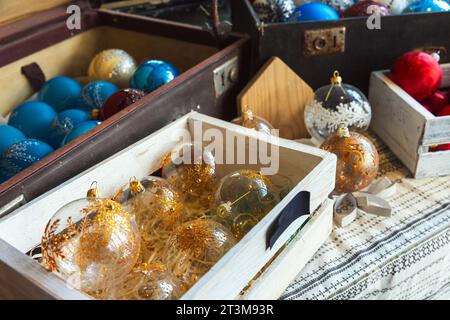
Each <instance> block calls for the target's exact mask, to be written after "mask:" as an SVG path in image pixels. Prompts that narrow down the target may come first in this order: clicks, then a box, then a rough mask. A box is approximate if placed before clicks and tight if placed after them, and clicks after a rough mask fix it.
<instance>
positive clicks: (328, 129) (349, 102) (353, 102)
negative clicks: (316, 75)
mask: <svg viewBox="0 0 450 320" xmlns="http://www.w3.org/2000/svg"><path fill="white" fill-rule="evenodd" d="M371 119H372V108H371V107H370V104H369V101H368V100H367V98H366V96H365V95H364V94H363V93H362V92H361V91H360V90H359V89H358V88H356V87H354V86H352V85H349V84H344V83H342V78H341V77H340V76H339V73H338V72H337V71H335V72H334V74H333V77H332V78H331V84H330V85H326V86H323V87H321V88H319V89H318V90H317V91H316V92H315V93H314V96H313V98H312V99H311V100H310V101H309V102H308V103H307V104H306V106H305V124H306V128H307V130H308V132H309V134H310V135H311V137H312V138H313V140H315V142H316V143H317V144H320V143H322V142H323V141H324V139H325V138H327V137H328V136H330V135H333V134H335V133H336V132H337V130H338V128H339V126H345V127H347V128H348V129H349V130H350V131H358V132H364V131H366V130H367V129H368V128H369V125H370V121H371Z"/></svg>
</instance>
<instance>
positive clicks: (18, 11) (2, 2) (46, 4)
mask: <svg viewBox="0 0 450 320" xmlns="http://www.w3.org/2000/svg"><path fill="white" fill-rule="evenodd" d="M70 2H71V1H70V0H19V1H17V0H0V25H2V24H5V23H9V22H12V21H14V20H18V19H20V18H23V17H25V16H28V15H31V14H33V13H36V12H40V11H44V10H47V9H51V8H54V7H57V6H61V5H63V4H68V3H70Z"/></svg>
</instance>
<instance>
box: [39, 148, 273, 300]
mask: <svg viewBox="0 0 450 320" xmlns="http://www.w3.org/2000/svg"><path fill="white" fill-rule="evenodd" d="M279 200H280V196H279V193H278V190H276V189H275V188H274V186H273V184H272V181H271V179H269V178H268V177H266V176H263V175H261V173H260V172H258V171H254V170H248V169H241V170H238V171H235V172H231V173H229V174H228V175H226V176H225V177H223V178H222V179H221V180H219V179H218V177H217V176H216V164H215V159H214V157H213V155H212V154H211V153H210V152H209V151H207V150H203V149H202V148H201V147H200V146H199V145H197V144H195V143H185V144H180V145H177V146H176V147H175V148H174V149H173V150H172V151H171V152H170V153H169V154H168V155H166V156H165V157H164V158H163V159H162V178H160V177H156V176H147V177H145V178H143V179H141V180H138V179H136V178H131V179H130V181H129V182H128V183H127V184H126V185H125V186H122V187H121V188H119V189H118V191H117V192H116V194H115V195H114V196H113V197H111V199H108V198H101V197H100V192H99V190H98V189H97V186H96V185H95V186H92V187H91V189H90V190H89V191H88V193H87V197H86V198H82V199H79V200H76V201H73V202H71V203H69V204H67V205H65V206H64V207H62V208H61V209H60V210H58V211H57V212H56V213H55V214H54V216H53V217H52V218H51V219H50V220H49V222H48V224H47V226H46V228H45V230H44V234H43V237H42V241H41V255H42V261H41V262H42V265H43V266H44V267H45V268H46V269H47V270H48V271H51V272H55V273H56V274H57V275H59V276H60V277H61V278H63V279H64V280H66V281H67V282H69V283H70V284H71V285H72V286H74V287H75V288H77V289H79V290H81V291H83V292H85V293H86V294H88V295H91V296H92V297H94V298H97V299H139V300H154V299H159V300H167V299H177V298H179V297H180V296H181V295H182V294H183V293H184V292H186V291H187V290H188V289H189V288H190V287H192V286H193V285H194V284H195V283H196V282H197V281H198V280H199V279H200V278H201V277H202V276H203V275H204V274H205V273H206V272H208V271H209V270H210V268H211V267H212V266H213V265H214V264H215V263H216V262H217V261H219V260H220V258H221V257H222V256H223V255H225V253H226V252H227V251H228V250H229V249H230V248H232V247H233V246H234V245H235V243H236V242H237V241H238V240H240V239H241V238H242V237H244V236H245V234H246V233H247V232H249V231H250V230H251V228H252V227H253V226H254V225H255V224H257V223H258V222H259V221H260V220H261V219H262V218H263V217H264V216H265V215H266V214H267V213H268V212H270V210H272V208H273V207H274V206H275V205H276V204H277V203H278V202H279Z"/></svg>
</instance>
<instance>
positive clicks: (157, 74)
mask: <svg viewBox="0 0 450 320" xmlns="http://www.w3.org/2000/svg"><path fill="white" fill-rule="evenodd" d="M179 74H180V73H179V72H178V70H177V69H175V67H174V66H172V65H171V64H169V63H167V62H165V61H162V60H147V61H145V62H144V63H142V64H140V65H139V67H138V68H137V69H136V72H135V73H134V75H133V77H132V78H131V81H130V87H132V88H135V89H140V90H142V91H144V92H146V93H150V92H152V91H154V90H156V89H158V88H159V87H162V86H163V85H165V84H166V83H169V82H170V81H172V80H173V79H175V78H176V77H178V76H179Z"/></svg>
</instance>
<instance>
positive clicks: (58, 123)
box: [49, 109, 92, 149]
mask: <svg viewBox="0 0 450 320" xmlns="http://www.w3.org/2000/svg"><path fill="white" fill-rule="evenodd" d="M91 119H92V117H91V115H90V114H89V113H87V112H85V111H83V110H78V109H69V110H65V111H63V112H61V113H60V114H58V115H57V116H56V117H55V119H54V120H53V122H52V124H51V125H50V134H49V138H50V139H49V143H50V145H51V146H52V147H53V148H55V149H57V148H59V147H60V146H61V143H62V141H63V140H64V138H65V137H66V136H67V135H68V134H69V133H70V132H72V130H73V129H74V128H75V127H76V126H77V125H78V124H80V123H82V122H85V121H89V120H91Z"/></svg>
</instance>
